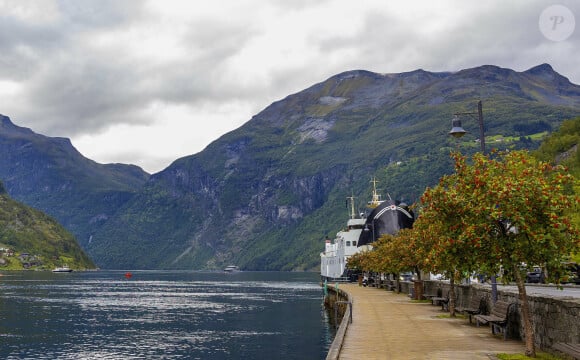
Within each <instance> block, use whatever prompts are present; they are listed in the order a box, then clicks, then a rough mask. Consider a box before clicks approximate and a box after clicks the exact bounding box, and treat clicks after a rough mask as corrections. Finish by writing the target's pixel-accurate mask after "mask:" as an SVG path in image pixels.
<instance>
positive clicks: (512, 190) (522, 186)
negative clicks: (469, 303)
mask: <svg viewBox="0 0 580 360" xmlns="http://www.w3.org/2000/svg"><path fill="white" fill-rule="evenodd" d="M452 156H453V158H454V160H455V173H454V174H453V175H449V176H445V177H443V178H442V179H441V181H440V183H439V185H437V186H436V187H435V188H433V189H427V191H425V193H424V195H423V197H422V199H421V201H422V203H423V211H422V213H421V216H420V217H419V219H418V220H417V222H416V223H415V228H416V229H419V231H422V232H421V233H422V234H424V235H425V234H429V237H427V236H425V237H424V238H423V240H424V243H425V246H426V247H427V248H428V249H429V254H430V256H429V261H431V262H432V265H433V267H434V268H438V267H443V268H446V269H447V270H448V271H451V270H452V269H453V268H455V269H456V270H457V269H459V270H467V269H469V270H472V269H480V270H484V271H487V272H489V273H490V274H495V273H497V272H498V271H499V270H500V266H502V267H503V268H504V269H509V271H510V274H511V275H512V276H513V280H514V281H515V282H516V284H517V287H518V292H519V298H520V301H521V309H522V320H523V324H524V332H525V339H526V355H528V356H532V357H535V344H534V329H533V325H532V320H531V316H530V310H529V304H528V301H527V295H526V288H525V286H524V279H523V275H522V264H527V265H528V266H532V265H542V266H545V267H546V268H547V269H551V270H552V271H551V273H557V270H558V269H561V267H562V262H563V260H565V259H566V257H567V256H568V255H569V254H571V253H573V252H574V251H578V248H579V247H580V241H579V237H578V230H577V229H576V228H575V227H574V226H573V225H572V223H571V221H570V217H569V214H570V213H571V212H572V211H574V210H576V209H577V205H578V197H577V196H575V195H574V194H573V191H572V185H573V181H574V179H573V177H572V176H571V175H569V174H567V173H566V171H565V169H564V168H562V167H561V166H552V165H550V164H549V163H546V162H541V161H538V160H535V159H534V158H532V157H531V156H530V155H529V154H528V152H526V151H514V152H505V153H494V154H492V155H491V156H486V155H483V154H480V153H478V154H475V155H474V156H473V158H472V159H471V162H472V164H468V159H467V158H466V157H465V156H462V155H460V154H457V153H455V154H453V155H452ZM549 275H550V274H549ZM553 280H555V281H558V279H553Z"/></svg>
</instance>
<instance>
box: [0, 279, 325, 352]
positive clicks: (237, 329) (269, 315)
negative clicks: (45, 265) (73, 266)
mask: <svg viewBox="0 0 580 360" xmlns="http://www.w3.org/2000/svg"><path fill="white" fill-rule="evenodd" d="M124 274H125V272H124V271H96V272H73V273H68V274H53V273H49V272H14V273H8V272H5V273H3V274H2V275H3V276H0V358H2V359H274V358H275V359H323V358H324V357H325V356H326V353H327V351H328V347H329V345H330V343H331V341H332V336H333V335H334V333H333V329H332V328H331V327H330V326H329V325H328V320H327V317H326V312H325V311H324V309H323V307H322V291H321V289H320V286H319V285H318V274H315V273H286V272H237V273H231V274H229V273H221V272H178V271H135V272H132V274H133V276H132V277H131V278H130V279H127V278H125V276H124Z"/></svg>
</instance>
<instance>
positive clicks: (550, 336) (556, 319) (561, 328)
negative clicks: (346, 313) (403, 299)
mask: <svg viewBox="0 0 580 360" xmlns="http://www.w3.org/2000/svg"><path fill="white" fill-rule="evenodd" d="M410 286H412V283H407V286H406V293H408V292H409V288H410ZM401 288H402V289H401V291H402V292H403V291H404V290H403V286H401ZM438 288H440V289H441V290H442V292H443V294H446V293H447V291H448V290H449V283H448V282H443V281H434V280H426V281H424V282H423V293H424V294H435V293H437V289H438ZM455 290H456V292H457V305H456V306H467V305H468V304H469V301H470V299H471V297H472V296H477V297H481V296H485V297H486V299H487V308H488V309H491V307H492V301H491V289H490V287H489V286H487V287H486V286H482V285H479V284H471V285H457V286H456V289H455ZM498 300H503V301H507V302H515V303H517V304H518V306H516V310H515V311H514V312H513V313H512V314H511V315H510V319H509V326H508V337H510V338H516V339H521V338H523V335H524V330H523V326H522V321H521V318H522V317H521V309H520V305H519V303H520V301H519V299H518V294H517V293H513V292H508V291H502V290H501V289H498ZM528 301H529V304H530V312H531V314H532V321H533V324H534V332H535V343H536V345H537V346H539V347H540V348H541V349H548V348H550V347H551V346H552V344H554V343H557V342H564V343H580V299H578V298H555V297H551V296H547V295H541V296H540V295H528Z"/></svg>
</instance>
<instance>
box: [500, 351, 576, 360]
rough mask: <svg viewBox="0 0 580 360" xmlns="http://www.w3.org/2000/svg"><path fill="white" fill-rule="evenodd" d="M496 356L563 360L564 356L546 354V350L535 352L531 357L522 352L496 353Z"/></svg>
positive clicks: (505, 359)
mask: <svg viewBox="0 0 580 360" xmlns="http://www.w3.org/2000/svg"><path fill="white" fill-rule="evenodd" d="M497 358H498V359H501V360H527V359H530V360H534V359H536V360H537V359H540V360H565V358H563V357H559V356H556V355H552V354H548V353H546V352H540V351H538V352H536V357H535V358H531V357H529V356H526V355H524V354H497Z"/></svg>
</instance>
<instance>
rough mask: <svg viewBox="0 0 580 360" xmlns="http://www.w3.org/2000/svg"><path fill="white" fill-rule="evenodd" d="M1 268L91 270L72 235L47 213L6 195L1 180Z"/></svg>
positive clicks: (91, 265) (93, 266) (87, 259)
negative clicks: (64, 267) (59, 267)
mask: <svg viewBox="0 0 580 360" xmlns="http://www.w3.org/2000/svg"><path fill="white" fill-rule="evenodd" d="M0 249H1V251H0V270H5V269H9V270H22V269H44V270H51V269H54V268H55V267H57V266H62V265H63V264H66V265H68V266H69V267H70V268H71V269H75V270H87V269H94V268H95V265H94V264H93V262H92V261H91V260H90V259H89V257H88V256H87V255H86V254H85V253H84V252H83V251H82V250H81V248H80V246H79V245H78V244H77V242H76V240H75V238H74V237H73V236H72V234H71V233H70V232H68V231H67V230H66V229H65V228H64V227H62V226H61V225H60V224H58V223H57V222H56V221H55V220H54V219H52V218H50V217H49V216H47V215H46V214H44V213H42V212H40V211H38V210H34V209H32V208H30V207H28V206H26V205H24V204H21V203H19V202H17V201H15V200H13V199H11V198H10V196H8V194H7V193H6V191H5V189H4V186H3V184H2V182H0Z"/></svg>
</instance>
